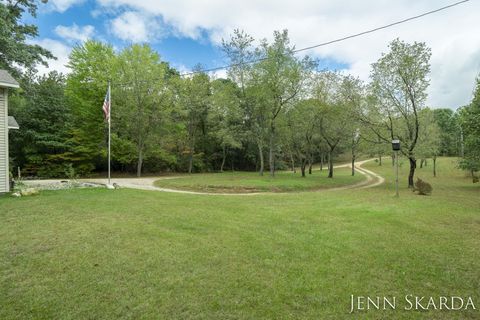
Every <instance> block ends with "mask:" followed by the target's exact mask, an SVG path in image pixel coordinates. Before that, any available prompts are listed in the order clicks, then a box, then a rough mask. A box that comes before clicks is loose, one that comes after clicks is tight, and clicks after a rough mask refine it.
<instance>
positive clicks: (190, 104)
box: [178, 72, 211, 173]
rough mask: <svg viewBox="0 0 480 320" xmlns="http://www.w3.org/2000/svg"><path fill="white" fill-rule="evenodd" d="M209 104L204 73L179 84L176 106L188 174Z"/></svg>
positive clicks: (207, 83)
mask: <svg viewBox="0 0 480 320" xmlns="http://www.w3.org/2000/svg"><path fill="white" fill-rule="evenodd" d="M210 102H211V82H210V78H209V77H208V75H207V74H206V73H203V72H199V73H196V74H195V75H193V76H192V77H190V78H185V79H183V80H182V81H181V82H180V86H179V93H178V105H179V107H180V108H181V109H182V111H183V119H182V120H183V123H184V126H185V132H186V150H185V151H186V153H187V155H188V173H192V172H193V167H194V155H195V152H196V149H195V146H196V143H197V142H198V138H199V136H200V134H201V133H205V131H206V124H207V119H208V113H209V108H210Z"/></svg>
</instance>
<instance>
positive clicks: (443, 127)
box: [433, 108, 460, 156]
mask: <svg viewBox="0 0 480 320" xmlns="http://www.w3.org/2000/svg"><path fill="white" fill-rule="evenodd" d="M433 116H434V121H435V123H436V124H437V125H438V127H439V129H440V147H439V150H438V152H439V155H442V156H457V155H458V153H459V142H460V141H459V140H460V124H459V123H458V117H457V115H456V114H455V112H454V111H453V110H452V109H447V108H439V109H434V110H433Z"/></svg>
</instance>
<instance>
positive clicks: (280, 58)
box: [10, 31, 478, 178]
mask: <svg viewBox="0 0 480 320" xmlns="http://www.w3.org/2000/svg"><path fill="white" fill-rule="evenodd" d="M223 49H224V52H225V53H226V55H227V56H228V57H229V59H230V62H231V64H232V67H230V68H229V69H228V77H227V79H218V78H215V77H213V76H211V75H209V74H207V73H205V72H202V69H201V67H198V68H197V69H196V70H195V71H196V73H194V74H192V75H189V76H181V75H180V74H179V72H178V71H177V70H175V69H174V68H172V67H171V66H169V64H168V63H167V62H165V61H162V60H161V58H160V56H159V55H158V53H156V52H155V51H154V50H152V48H151V47H149V46H148V45H136V44H135V45H131V46H129V47H126V48H125V49H123V50H122V51H120V52H118V53H117V52H115V50H114V49H113V47H112V46H110V45H108V44H105V43H102V42H98V41H87V42H85V43H83V44H82V45H78V46H77V47H75V48H74V49H73V51H72V53H71V55H70V60H69V63H68V67H69V68H70V72H69V73H68V75H62V74H58V73H56V72H51V73H50V74H48V75H45V76H38V75H35V74H34V73H26V74H23V76H22V79H21V89H20V90H17V91H16V92H14V93H13V95H12V97H11V98H10V112H11V114H12V115H14V116H15V117H16V119H17V121H18V123H19V124H20V127H21V129H20V130H19V131H13V132H11V133H10V139H11V143H10V148H11V156H12V158H11V161H12V166H11V168H17V167H20V168H21V170H22V172H23V175H27V176H41V177H64V176H66V175H67V176H69V175H87V174H90V173H92V172H95V171H104V170H105V169H106V164H107V162H106V150H107V149H106V142H107V131H106V130H107V126H106V123H105V121H104V118H103V114H102V105H103V101H104V97H105V94H106V90H107V84H108V81H109V80H111V85H112V92H111V97H112V168H113V170H114V171H121V172H136V173H137V174H138V175H141V174H142V172H149V173H156V172H161V171H178V172H203V171H222V170H226V169H228V170H230V169H234V170H256V171H259V173H260V174H263V172H264V171H266V170H269V171H270V174H272V175H273V174H274V170H276V169H285V168H290V167H292V168H295V167H300V169H301V171H302V173H303V175H305V171H306V169H308V167H309V166H311V164H312V163H313V162H322V163H323V162H325V166H326V167H328V168H330V170H331V172H330V174H331V175H333V167H332V166H331V162H332V161H333V158H334V157H335V156H337V155H338V154H340V153H349V154H351V157H352V161H354V159H355V157H356V156H357V154H358V153H359V152H361V153H364V154H369V155H375V156H382V155H391V151H390V150H391V145H390V141H391V139H392V138H399V139H400V140H401V141H402V153H403V154H404V155H405V156H406V157H408V158H409V159H410V162H411V165H412V166H413V167H414V166H415V165H416V160H417V159H423V158H428V157H435V156H437V155H448V156H461V155H462V154H465V153H471V152H470V151H469V150H470V149H472V148H473V147H472V146H470V145H471V143H470V145H469V144H466V143H465V142H466V141H467V137H466V134H467V132H468V130H465V129H462V124H465V121H464V120H462V119H463V118H466V117H467V114H468V112H466V111H465V110H467V109H468V107H466V108H462V109H460V110H459V111H457V112H454V111H452V110H451V109H448V108H444V109H433V110H432V109H429V108H427V107H425V100H426V89H427V86H428V80H427V75H428V72H429V57H430V50H429V49H428V48H427V47H425V45H424V44H423V43H414V44H408V43H404V42H402V41H400V40H394V41H393V42H392V43H391V44H390V52H389V53H387V54H385V55H383V56H382V58H381V59H380V60H379V61H378V62H377V63H375V64H373V65H372V76H371V82H370V83H363V82H362V81H360V80H359V79H357V78H354V77H352V76H350V75H346V74H344V73H340V72H332V71H319V70H318V67H317V62H316V61H315V60H314V59H312V58H310V57H308V56H306V57H303V58H299V57H298V56H296V55H295V54H294V53H293V49H294V48H293V46H291V45H290V43H289V38H288V33H287V32H286V31H283V32H275V34H274V40H273V41H272V42H271V43H269V42H267V41H265V40H264V41H261V42H260V43H259V44H258V45H257V46H255V45H254V39H252V38H251V37H250V36H249V35H247V34H245V33H243V32H240V31H236V32H235V34H234V35H233V36H232V37H231V39H230V40H229V41H225V42H224V43H223ZM251 61H255V62H251ZM246 62H248V63H246ZM250 62H251V63H250ZM395 70H397V71H395ZM477 100H478V92H477ZM462 117H463V118H462ZM412 160H413V164H412ZM472 163H474V162H472ZM470 167H471V165H470ZM413 170H414V168H413ZM412 178H413V174H412Z"/></svg>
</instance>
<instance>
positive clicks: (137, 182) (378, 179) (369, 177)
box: [24, 159, 385, 196]
mask: <svg viewBox="0 0 480 320" xmlns="http://www.w3.org/2000/svg"><path fill="white" fill-rule="evenodd" d="M371 160H373V159H368V160H363V161H358V162H357V163H356V165H355V169H356V172H358V173H360V174H362V175H364V176H365V177H366V179H365V180H363V181H361V182H358V183H355V184H352V185H348V186H343V187H335V188H329V189H319V190H316V191H299V192H250V193H215V192H198V191H187V190H177V189H169V188H161V187H156V186H155V185H154V183H155V181H157V180H166V179H178V178H184V177H185V178H186V177H188V176H172V177H146V178H114V179H112V183H116V184H118V185H119V186H120V187H121V188H132V189H140V190H151V191H162V192H171V193H183V194H198V195H212V196H255V195H262V194H263V195H265V194H287V193H288V194H292V193H305V192H330V191H340V190H349V189H366V188H373V187H376V186H378V185H381V184H382V183H384V182H385V179H384V178H383V177H382V176H380V175H378V174H376V173H375V172H372V171H370V170H367V169H364V168H362V165H363V164H364V163H366V162H368V161H371ZM346 167H348V168H351V165H350V164H343V165H337V166H334V168H346ZM60 181H61V180H30V181H24V182H25V183H27V184H28V185H30V186H32V187H35V186H38V185H42V184H43V185H44V184H55V183H60ZM81 181H82V182H91V183H97V184H107V183H108V180H107V179H81Z"/></svg>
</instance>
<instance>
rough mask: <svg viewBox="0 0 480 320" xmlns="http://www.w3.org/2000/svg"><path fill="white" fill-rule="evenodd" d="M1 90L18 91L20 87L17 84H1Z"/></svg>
mask: <svg viewBox="0 0 480 320" xmlns="http://www.w3.org/2000/svg"><path fill="white" fill-rule="evenodd" d="M0 88H15V89H18V88H20V86H19V85H18V84H15V83H8V82H0Z"/></svg>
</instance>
